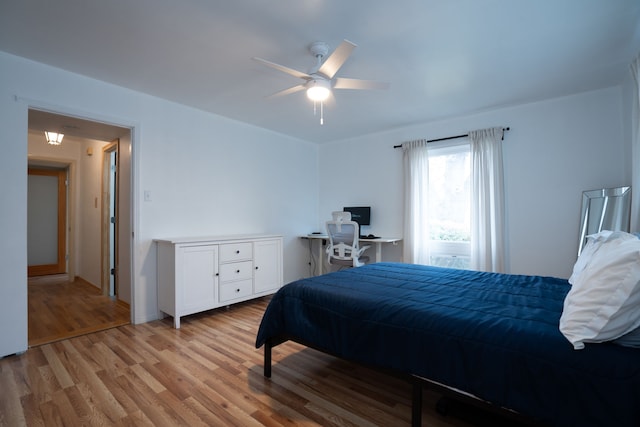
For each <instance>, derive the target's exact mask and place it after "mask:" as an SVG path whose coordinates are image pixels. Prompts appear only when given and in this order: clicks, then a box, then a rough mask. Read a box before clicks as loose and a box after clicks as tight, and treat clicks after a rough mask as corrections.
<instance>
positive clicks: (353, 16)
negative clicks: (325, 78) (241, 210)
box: [0, 0, 640, 143]
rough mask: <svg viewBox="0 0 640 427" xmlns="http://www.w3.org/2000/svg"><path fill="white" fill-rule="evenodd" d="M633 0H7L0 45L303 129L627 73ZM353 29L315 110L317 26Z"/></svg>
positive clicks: (420, 118) (536, 96)
mask: <svg viewBox="0 0 640 427" xmlns="http://www.w3.org/2000/svg"><path fill="white" fill-rule="evenodd" d="M639 22H640V1H638V0H517V1H516V0H402V1H395V2H392V1H388V0H272V1H266V0H229V1H221V0H218V1H216V0H181V1H175V0H135V1H132V0H108V1H86V0H56V1H50V0H2V1H0V50H2V51H5V52H8V53H11V54H14V55H18V56H22V57H25V58H29V59H33V60H35V61H38V62H42V63H45V64H50V65H52V66H55V67H59V68H62V69H66V70H69V71H72V72H75V73H79V74H83V75H86V76H90V77H93V78H96V79H99V80H103V81H106V82H111V83H114V84H117V85H120V86H124V87H127V88H131V89H133V90H136V91H140V92H144V93H148V94H152V95H155V96H158V97H161V98H165V99H168V100H172V101H175V102H178V103H181V104H185V105H190V106H193V107H196V108H199V109H202V110H206V111H210V112H213V113H216V114H219V115H222V116H226V117H229V118H232V119H235V120H238V121H241V122H246V123H250V124H253V125H255V126H259V127H263V128H268V129H271V130H273V131H276V132H279V133H283V134H286V135H291V136H293V137H297V138H301V139H304V140H308V141H313V142H318V143H321V142H326V141H334V140H340V139H344V138H349V137H353V136H359V135H364V134H367V133H372V132H380V131H384V130H388V129H392V128H398V127H403V126H410V125H413V124H418V123H425V122H429V121H432V120H437V119H442V118H447V117H454V116H459V115H464V114H468V113H473V112H477V111H482V110H486V109H491V108H496V107H500V106H508V105H514V104H520V103H523V102H529V101H535V100H540V99H545V98H550V97H556V96H561V95H568V94H572V93H576V92H580V91H585V90H591V89H596V88H601V87H607V86H611V85H615V84H618V83H620V82H621V80H622V79H623V78H624V76H625V73H627V72H628V67H629V64H630V62H631V60H632V59H633V57H634V56H635V55H636V54H637V52H638V51H639V50H640V26H639ZM342 39H348V40H350V41H352V42H354V43H356V44H357V45H358V47H357V48H356V49H355V51H354V52H353V54H352V56H351V57H350V58H349V60H348V61H347V63H346V64H345V65H344V66H343V67H342V69H340V71H339V73H338V76H341V77H353V78H363V79H372V80H381V81H388V82H390V84H391V87H390V89H389V90H387V91H366V92H365V91H347V90H342V91H337V92H336V94H335V102H334V103H332V104H331V105H328V106H327V107H326V108H325V124H324V125H323V126H321V125H320V124H319V118H318V117H317V116H315V117H314V115H313V105H312V103H311V101H308V100H307V99H306V97H305V95H304V92H298V93H296V94H293V95H289V96H286V97H278V98H270V99H266V98H265V97H266V96H268V95H270V94H272V93H274V92H277V91H279V90H282V89H285V88H287V87H290V86H294V85H296V84H298V83H299V81H298V80H296V79H295V78H294V77H291V76H289V75H287V74H284V73H279V72H277V71H275V70H272V69H270V68H267V67H264V66H263V65H260V64H259V63H257V62H255V61H252V60H251V58H252V57H254V56H258V57H261V58H265V59H268V60H270V61H273V62H277V63H279V64H282V65H285V66H288V67H291V68H295V69H298V70H300V71H304V72H307V71H308V70H309V69H310V68H311V67H312V66H313V65H314V58H313V57H312V56H311V55H310V54H309V52H308V46H309V44H310V43H311V42H313V41H316V40H322V41H325V42H327V43H328V44H329V45H330V49H331V50H333V49H334V48H335V47H336V46H337V45H338V44H339V43H340V41H341V40H342Z"/></svg>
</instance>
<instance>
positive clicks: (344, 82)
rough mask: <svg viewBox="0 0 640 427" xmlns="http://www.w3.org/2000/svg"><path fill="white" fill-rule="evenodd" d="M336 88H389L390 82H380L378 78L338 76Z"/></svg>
mask: <svg viewBox="0 0 640 427" xmlns="http://www.w3.org/2000/svg"><path fill="white" fill-rule="evenodd" d="M333 87H334V88H335V89H356V90H369V89H378V90H384V89H389V82H379V81H376V80H360V79H346V78H343V77H338V78H337V79H336V80H335V84H334V85H333Z"/></svg>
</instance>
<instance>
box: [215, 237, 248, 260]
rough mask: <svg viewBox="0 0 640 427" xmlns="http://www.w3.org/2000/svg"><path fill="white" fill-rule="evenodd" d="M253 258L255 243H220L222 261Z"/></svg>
mask: <svg viewBox="0 0 640 427" xmlns="http://www.w3.org/2000/svg"><path fill="white" fill-rule="evenodd" d="M247 259H253V243H251V242H247V243H226V244H224V245H220V262H221V263H225V262H235V261H244V260H247Z"/></svg>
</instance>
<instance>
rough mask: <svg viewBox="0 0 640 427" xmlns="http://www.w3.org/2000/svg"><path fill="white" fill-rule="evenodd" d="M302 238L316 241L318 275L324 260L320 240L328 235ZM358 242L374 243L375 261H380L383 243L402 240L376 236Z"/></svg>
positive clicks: (327, 237)
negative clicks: (375, 237)
mask: <svg viewBox="0 0 640 427" xmlns="http://www.w3.org/2000/svg"><path fill="white" fill-rule="evenodd" d="M301 238H302V239H309V240H311V241H312V242H313V243H316V242H317V243H316V246H318V248H317V249H318V275H321V274H322V265H323V260H324V252H323V251H322V241H323V240H329V236H327V235H326V234H307V235H306V236H301ZM358 241H359V242H360V243H367V244H368V243H375V250H376V257H375V261H376V262H381V261H382V244H383V243H391V244H393V245H397V244H398V242H401V241H402V238H400V237H378V238H377V239H359V240H358Z"/></svg>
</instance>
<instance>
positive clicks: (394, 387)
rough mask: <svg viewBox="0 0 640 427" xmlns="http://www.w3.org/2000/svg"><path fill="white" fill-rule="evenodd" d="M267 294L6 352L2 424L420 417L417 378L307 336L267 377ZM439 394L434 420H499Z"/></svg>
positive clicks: (400, 420)
mask: <svg viewBox="0 0 640 427" xmlns="http://www.w3.org/2000/svg"><path fill="white" fill-rule="evenodd" d="M267 303H268V299H267V298H262V299H258V300H254V301H250V302H246V303H241V304H237V305H233V306H231V307H229V308H222V309H218V310H213V311H209V312H206V313H201V314H197V315H193V316H187V317H184V318H183V319H182V327H181V329H178V330H176V329H173V328H172V322H171V319H170V318H168V319H163V320H159V321H154V322H149V323H145V324H141V325H126V326H121V327H117V328H112V329H108V330H105V331H102V332H96V333H92V334H88V335H83V336H79V337H76V338H71V339H65V340H61V341H57V342H54V343H51V344H45V345H41V346H38V347H33V348H30V349H29V350H28V351H27V352H26V353H24V354H21V355H14V356H8V357H5V358H3V359H0V425H2V426H24V425H27V426H56V425H59V426H62V425H68V426H75V425H78V426H79V425H95V426H111V425H119V426H133V425H154V426H178V425H181V426H182V425H184V426H199V425H202V426H243V427H244V426H272V427H275V426H342V427H348V426H408V425H410V413H411V410H410V402H411V386H410V385H409V384H408V383H407V382H405V381H404V380H401V379H398V378H396V377H393V376H389V375H387V374H383V373H380V372H377V371H373V370H370V369H367V368H364V367H361V366H358V365H355V364H352V363H349V362H345V361H342V360H339V359H336V358H334V357H331V356H328V355H325V354H323V353H320V352H318V351H315V350H312V349H309V348H306V347H303V346H300V345H298V344H295V343H291V342H288V343H284V344H282V345H280V346H278V347H276V348H275V349H274V351H273V375H272V378H271V379H267V378H265V377H264V376H263V374H262V368H263V366H262V357H263V351H262V348H260V349H256V348H255V345H254V344H255V337H256V333H257V329H258V325H259V322H260V319H261V318H262V314H263V312H264V310H265V307H266V305H267ZM437 399H438V396H437V395H435V394H433V393H431V392H428V391H425V393H424V409H423V425H424V426H426V427H447V426H449V427H451V426H455V427H468V426H471V425H486V426H492V427H495V426H496V425H499V423H497V422H496V421H495V420H490V421H485V420H484V419H483V418H482V417H481V416H479V415H478V416H474V415H471V418H472V421H473V423H472V424H469V423H466V422H464V421H461V420H460V419H456V418H454V417H451V416H447V417H443V416H441V415H439V414H438V413H436V412H435V411H434V406H435V402H436V400H437ZM482 423H484V424H482ZM504 425H508V424H504Z"/></svg>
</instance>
